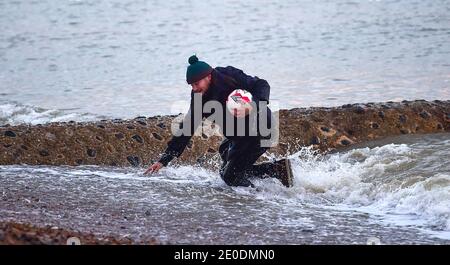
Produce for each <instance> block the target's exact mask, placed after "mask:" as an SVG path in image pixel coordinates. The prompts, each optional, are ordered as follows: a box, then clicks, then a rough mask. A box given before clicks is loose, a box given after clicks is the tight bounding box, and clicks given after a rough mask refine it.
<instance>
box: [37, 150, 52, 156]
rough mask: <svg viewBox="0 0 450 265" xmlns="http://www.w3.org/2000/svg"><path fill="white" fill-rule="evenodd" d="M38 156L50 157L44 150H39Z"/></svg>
mask: <svg viewBox="0 0 450 265" xmlns="http://www.w3.org/2000/svg"><path fill="white" fill-rule="evenodd" d="M39 154H40V155H41V156H49V155H50V154H49V152H48V150H45V149H42V150H40V151H39Z"/></svg>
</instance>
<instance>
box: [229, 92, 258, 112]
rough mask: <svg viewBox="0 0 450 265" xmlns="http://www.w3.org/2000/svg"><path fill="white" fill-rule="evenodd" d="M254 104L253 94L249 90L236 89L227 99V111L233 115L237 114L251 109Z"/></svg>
mask: <svg viewBox="0 0 450 265" xmlns="http://www.w3.org/2000/svg"><path fill="white" fill-rule="evenodd" d="M251 102H252V94H250V92H248V91H247V90H243V89H236V90H234V91H233V92H231V93H230V95H228V98H227V109H228V110H229V111H230V112H231V113H236V112H237V111H239V110H242V111H244V110H245V109H247V108H249V105H250V103H251Z"/></svg>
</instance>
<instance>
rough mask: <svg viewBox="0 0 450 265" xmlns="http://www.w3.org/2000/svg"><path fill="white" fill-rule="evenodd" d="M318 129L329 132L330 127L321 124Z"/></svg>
mask: <svg viewBox="0 0 450 265" xmlns="http://www.w3.org/2000/svg"><path fill="white" fill-rule="evenodd" d="M320 129H321V130H322V131H324V132H330V128H328V127H324V126H321V127H320Z"/></svg>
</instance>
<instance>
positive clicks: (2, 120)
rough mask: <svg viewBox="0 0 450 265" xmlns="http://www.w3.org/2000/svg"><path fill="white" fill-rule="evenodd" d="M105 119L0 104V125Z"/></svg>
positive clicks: (21, 105) (33, 107)
mask: <svg viewBox="0 0 450 265" xmlns="http://www.w3.org/2000/svg"><path fill="white" fill-rule="evenodd" d="M102 118H105V117H103V116H98V115H94V114H89V113H77V112H74V111H70V110H57V109H43V108H39V107H35V106H29V105H23V104H18V103H15V102H10V101H7V102H0V125H5V124H10V125H18V124H30V125H36V124H45V123H50V122H67V121H71V120H73V121H92V120H99V119H102Z"/></svg>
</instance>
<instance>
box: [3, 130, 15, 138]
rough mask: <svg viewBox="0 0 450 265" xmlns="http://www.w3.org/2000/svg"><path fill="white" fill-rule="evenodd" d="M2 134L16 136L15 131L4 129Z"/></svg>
mask: <svg viewBox="0 0 450 265" xmlns="http://www.w3.org/2000/svg"><path fill="white" fill-rule="evenodd" d="M4 135H5V136H8V137H16V133H15V132H13V131H5V133H4Z"/></svg>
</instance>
